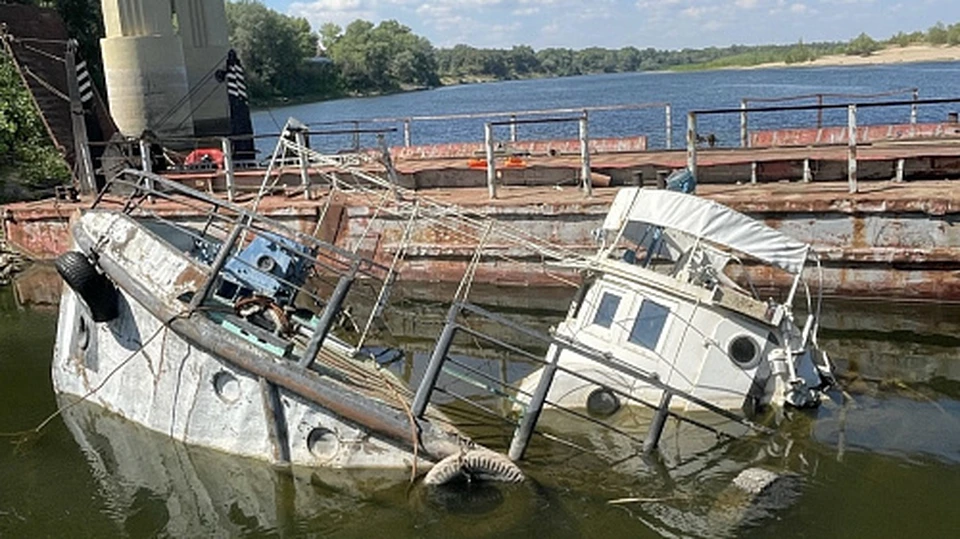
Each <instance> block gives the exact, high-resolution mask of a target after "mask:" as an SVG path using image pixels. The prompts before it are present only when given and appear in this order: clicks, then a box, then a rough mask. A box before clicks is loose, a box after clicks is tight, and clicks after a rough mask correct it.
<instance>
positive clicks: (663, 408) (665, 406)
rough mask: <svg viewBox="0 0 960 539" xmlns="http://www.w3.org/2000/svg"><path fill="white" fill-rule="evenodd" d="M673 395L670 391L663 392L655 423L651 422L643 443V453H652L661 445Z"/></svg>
mask: <svg viewBox="0 0 960 539" xmlns="http://www.w3.org/2000/svg"><path fill="white" fill-rule="evenodd" d="M672 397H673V393H670V391H669V390H666V389H665V390H663V395H661V396H660V406H658V407H657V411H656V413H655V414H654V415H653V421H651V422H650V430H649V431H647V438H646V439H645V440H644V441H643V452H644V453H650V452H651V451H653V450H654V449H656V448H657V445H658V444H659V443H660V436H661V435H662V434H663V426H664V425H665V424H666V422H667V416H668V415H670V399H671V398H672Z"/></svg>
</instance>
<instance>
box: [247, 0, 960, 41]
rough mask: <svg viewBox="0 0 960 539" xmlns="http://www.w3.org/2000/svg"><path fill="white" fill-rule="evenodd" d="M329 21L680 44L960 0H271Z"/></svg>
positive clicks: (940, 11)
mask: <svg viewBox="0 0 960 539" xmlns="http://www.w3.org/2000/svg"><path fill="white" fill-rule="evenodd" d="M264 3H265V4H267V5H268V6H270V7H271V8H273V9H275V10H277V11H280V12H282V13H287V14H290V15H297V16H302V17H306V18H307V19H308V20H309V21H310V23H311V24H312V25H313V27H314V29H318V28H319V27H320V25H321V24H323V23H324V22H327V21H332V22H335V23H337V24H340V25H345V24H346V23H349V22H350V21H352V20H354V19H357V18H362V19H367V20H371V21H374V22H378V21H381V20H384V19H397V20H399V21H400V22H401V23H403V24H405V25H407V26H409V27H411V28H412V29H413V30H414V31H415V32H416V33H418V34H420V35H423V36H426V37H427V38H429V39H430V41H432V42H433V44H434V45H436V46H441V47H443V46H452V45H455V44H457V43H467V44H469V45H474V46H477V47H509V46H511V45H514V44H527V45H531V46H533V47H534V48H536V49H540V48H544V47H572V48H583V47H590V46H601V47H612V48H619V47H624V46H627V45H633V46H635V47H639V48H645V47H655V48H658V49H678V48H684V47H695V48H700V47H707V46H714V45H715V46H725V45H731V44H735V43H740V44H764V43H795V42H797V41H798V40H800V39H803V40H804V41H824V40H827V41H844V40H848V39H850V38H852V37H854V36H856V35H857V34H859V33H860V32H867V33H868V34H870V35H871V36H873V37H875V38H886V37H889V36H890V35H892V34H894V33H896V32H897V31H899V30H904V31H913V30H926V29H927V28H928V27H930V26H932V25H933V24H935V23H936V22H937V21H943V22H945V23H948V24H949V23H954V22H960V0H912V1H911V0H585V1H578V0H265V1H264Z"/></svg>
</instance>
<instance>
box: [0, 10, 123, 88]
mask: <svg viewBox="0 0 960 539" xmlns="http://www.w3.org/2000/svg"><path fill="white" fill-rule="evenodd" d="M100 1H101V0H0V4H25V5H30V6H37V7H44V8H51V9H55V10H56V11H57V12H59V13H60V16H61V17H62V18H63V22H64V24H65V25H66V27H67V34H68V35H69V36H70V37H71V38H73V39H76V40H77V44H78V45H79V51H80V56H81V57H82V58H84V59H85V60H87V66H88V69H89V70H90V74H91V76H92V77H93V80H94V81H95V82H96V83H97V85H98V86H99V87H100V88H101V89H103V88H104V84H103V62H102V60H101V56H100V38H101V37H103V16H102V15H101V8H100Z"/></svg>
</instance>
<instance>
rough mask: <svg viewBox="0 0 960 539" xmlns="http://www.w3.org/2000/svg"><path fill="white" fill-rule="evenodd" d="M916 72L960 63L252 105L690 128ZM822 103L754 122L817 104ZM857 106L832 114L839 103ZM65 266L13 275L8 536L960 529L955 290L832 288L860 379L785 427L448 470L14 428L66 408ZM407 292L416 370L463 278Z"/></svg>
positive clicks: (5, 387)
mask: <svg viewBox="0 0 960 539" xmlns="http://www.w3.org/2000/svg"><path fill="white" fill-rule="evenodd" d="M910 86H918V87H920V88H921V97H946V96H953V95H957V94H958V93H960V92H957V88H960V65H958V64H915V65H902V66H882V67H859V68H817V69H779V70H743V71H727V72H704V73H681V74H673V73H655V74H618V75H599V76H588V77H573V78H569V79H560V80H532V81H516V82H505V83H494V84H481V85H472V86H459V87H451V88H443V89H439V90H433V91H425V92H416V93H410V94H402V95H394V96H386V97H379V98H367V99H346V100H339V101H331V102H327V103H320V104H311V105H299V106H295V107H287V108H280V109H273V110H269V111H268V110H262V111H258V112H257V113H256V114H255V116H254V121H255V124H256V130H257V132H258V133H269V132H271V131H272V132H276V131H277V130H278V127H277V126H278V124H279V123H280V122H282V121H283V120H284V119H285V118H286V117H287V116H296V117H299V118H300V119H301V120H304V121H308V122H320V121H328V122H329V121H333V120H346V119H357V118H377V117H384V116H410V115H436V114H446V113H453V112H461V113H462V112H478V111H496V110H520V109H546V108H554V107H577V106H581V107H582V106H589V105H609V104H623V103H637V102H650V101H669V102H671V103H672V105H673V107H674V121H675V126H674V133H681V132H682V113H681V112H682V111H685V110H687V109H689V108H711V107H736V106H738V105H739V100H740V99H741V98H743V97H772V96H783V95H794V94H799V93H816V92H836V93H874V92H881V91H887V90H892V89H896V88H902V87H910ZM949 110H952V109H951V108H950V107H949V106H939V107H924V108H921V109H920V120H921V121H939V120H942V119H943V118H944V117H945V116H946V113H947V112H948V111H949ZM908 113H909V111H908V109H907V108H906V107H900V108H897V109H889V110H886V111H883V112H879V111H878V112H874V111H870V112H867V113H865V114H866V119H867V120H869V121H872V122H894V121H896V122H901V121H906V120H907V117H908ZM662 114H663V112H662V110H653V109H652V110H650V111H646V112H632V113H625V114H616V115H615V114H609V115H607V116H604V113H597V114H596V115H595V116H593V117H592V119H591V134H592V135H593V136H614V135H628V134H638V133H644V134H648V135H649V136H650V137H651V140H652V142H653V145H655V146H656V145H662V144H663V138H662V132H663V115H662ZM812 114H813V113H810V114H805V115H800V114H794V115H792V116H783V117H779V118H773V117H758V118H756V119H754V118H751V123H752V125H753V126H754V127H763V126H765V125H774V123H773V122H777V123H779V124H783V125H811V124H812V122H813V116H812ZM275 121H276V123H275ZM843 121H844V119H843V117H842V115H839V116H838V115H830V114H828V115H827V116H826V123H838V124H839V123H842V122H843ZM658 122H659V123H658ZM737 122H738V119H737V118H736V117H729V118H726V119H724V120H723V121H719V120H718V121H717V123H716V124H714V125H710V124H709V123H708V124H707V125H706V126H704V125H701V128H702V130H704V131H710V130H713V131H715V132H716V133H717V134H718V136H719V138H720V140H721V142H722V143H726V142H729V141H730V140H731V138H732V137H735V136H736V135H735V133H736V129H737V125H738V124H737ZM764 122H769V123H764ZM481 132H482V130H481V129H480V123H479V121H477V122H471V121H463V122H415V123H414V126H413V138H414V143H426V142H441V141H451V140H471V139H472V140H476V139H478V138H479V135H480V133H481ZM541 135H542V136H570V135H572V133H568V132H561V131H557V132H546V131H545V132H542V133H539V134H538V132H535V131H532V128H528V127H524V128H523V129H522V130H521V137H534V136H541ZM394 136H395V135H394ZM678 136H679V135H678ZM658 137H659V138H658ZM331 140H332V139H331ZM396 142H397V140H396V139H395V140H394V143H396ZM674 142H675V143H677V142H679V140H677V141H674ZM329 144H330V145H333V146H336V145H337V144H344V142H343V141H340V142H336V141H333V142H329ZM264 150H265V151H268V150H269V148H264ZM58 287H59V282H58V280H57V278H56V277H55V274H51V272H50V270H49V268H46V269H44V268H39V269H37V270H34V271H31V272H29V273H28V274H26V275H25V276H24V278H22V279H21V280H19V281H18V282H17V283H16V284H15V285H14V286H8V287H4V288H0V404H2V406H0V433H2V434H0V537H64V536H69V537H112V536H126V537H156V536H175V537H186V536H230V537H234V536H251V537H258V536H273V537H275V536H333V537H379V536H386V535H389V536H391V537H396V538H405V537H411V538H412V537H438V538H441V537H442V538H446V537H530V536H534V535H536V536H540V537H661V536H666V537H691V536H692V537H897V538H899V537H956V536H957V530H960V512H958V511H957V510H956V493H957V492H958V489H960V353H958V352H960V338H958V337H957V336H958V335H960V307H958V306H953V305H943V304H892V303H862V302H849V301H837V300H834V301H830V302H828V303H827V304H826V306H825V308H824V319H823V330H822V331H821V344H822V345H823V347H824V348H825V349H827V351H828V352H829V353H830V355H831V356H832V357H833V358H834V359H835V360H836V362H837V364H838V370H839V371H840V372H841V373H844V374H845V380H846V381H845V387H846V394H843V393H841V392H840V391H834V392H833V393H832V394H831V399H830V400H828V401H827V402H825V403H824V404H823V406H821V407H820V408H819V409H818V410H815V411H805V412H791V413H790V414H788V416H787V417H783V418H780V426H779V427H778V429H777V433H776V434H775V435H773V436H747V437H744V438H740V439H737V440H733V441H724V442H718V441H717V440H715V439H713V438H712V437H706V438H705V437H704V436H703V435H702V434H686V433H684V436H671V435H669V434H670V431H668V436H666V437H665V439H664V442H663V445H662V448H663V451H662V452H661V454H660V457H659V458H658V459H653V460H651V459H641V458H639V457H632V458H627V459H621V460H617V461H615V462H611V460H610V459H603V458H596V457H595V456H593V455H585V454H579V453H576V452H571V451H567V450H563V449H557V448H556V447H554V446H553V445H550V444H547V443H545V442H542V441H537V442H535V445H533V446H532V447H531V449H530V452H529V455H528V456H529V458H528V459H527V460H526V461H525V462H524V463H523V468H524V470H525V472H526V473H527V474H528V475H529V477H530V481H528V482H526V483H524V484H523V485H519V486H509V487H495V488H494V487H491V488H486V487H484V488H475V489H471V490H469V491H439V492H438V491H427V490H424V489H423V488H422V487H420V486H410V485H409V483H408V478H407V477H406V476H405V474H399V475H395V474H381V473H373V472H366V473H360V472H344V471H324V470H296V471H294V472H284V471H278V470H275V469H273V468H271V467H270V466H267V465H264V464H262V463H259V462H251V461H247V460H244V459H238V458H233V457H229V456H225V455H220V454H217V453H213V452H210V451H205V450H199V449H196V448H187V447H184V446H182V445H180V444H177V443H176V442H173V441H171V440H169V439H167V438H165V437H164V436H160V435H157V434H154V433H151V432H146V431H144V430H143V429H140V428H138V427H136V426H134V425H130V424H128V423H126V422H124V421H122V420H119V419H118V418H116V417H113V416H111V415H110V414H105V413H103V412H102V411H100V410H96V409H91V408H88V407H84V406H78V407H75V408H71V409H69V410H67V411H66V412H65V413H64V414H63V416H62V417H56V418H54V419H53V420H52V421H50V422H49V424H48V425H47V426H46V427H45V428H44V429H43V430H42V431H41V434H40V435H39V436H38V435H24V434H23V433H19V434H18V432H19V431H24V430H26V429H30V428H32V427H34V426H35V425H37V424H38V423H40V422H42V421H43V420H44V419H45V418H47V417H48V416H49V415H50V414H51V413H53V412H54V411H55V410H56V409H57V400H56V397H55V395H54V394H53V392H52V389H51V382H50V374H49V370H50V359H51V355H52V348H53V341H54V334H55V325H56V310H55V303H56V300H57V296H58ZM409 296H410V299H409V301H407V302H406V303H405V309H403V310H397V311H391V312H389V315H390V316H389V317H388V319H389V324H388V326H389V327H388V328H387V330H388V331H387V333H388V334H389V335H390V337H391V339H393V340H394V341H396V342H401V343H403V345H404V346H405V347H406V348H408V349H409V351H410V352H411V353H409V354H408V356H407V357H408V358H410V359H408V360H405V361H404V362H400V363H399V364H397V365H394V366H393V368H395V369H397V370H398V373H399V374H401V375H405V376H408V377H410V378H412V379H416V376H417V372H418V369H420V368H422V363H423V359H424V357H425V354H426V353H427V352H428V351H429V348H430V344H431V343H432V340H433V338H434V337H435V335H436V331H437V329H438V328H439V327H440V325H441V324H442V320H443V317H444V316H445V312H446V307H445V305H444V304H443V301H444V300H448V299H449V298H450V297H451V294H450V291H449V290H433V289H431V288H430V287H419V288H416V289H415V290H414V292H413V293H410V294H409ZM483 297H484V300H483V303H484V305H486V306H488V307H490V308H492V309H496V310H502V311H507V312H510V313H511V314H512V315H514V316H518V317H520V318H522V319H524V320H526V321H527V322H528V323H530V324H533V325H537V326H540V327H546V326H549V325H550V324H553V323H555V322H556V321H557V320H558V319H559V318H560V317H561V316H562V314H563V310H564V307H565V304H566V301H567V299H566V298H563V297H555V296H554V294H552V293H551V292H549V291H538V290H526V289H525V290H524V291H523V293H517V291H516V290H497V289H490V290H487V291H485V292H484V296H483ZM485 428H486V426H483V425H481V426H479V427H478V431H477V432H478V434H481V435H482V434H483V433H484V432H485V430H484V429H485ZM587 437H588V438H589V435H587ZM498 439H499V440H501V441H502V437H501V438H496V437H493V438H490V440H493V441H497V440H498ZM484 441H487V440H484ZM594 441H597V442H599V443H601V445H602V444H603V443H610V444H613V446H616V444H617V443H616V442H615V441H612V440H606V439H596V440H594ZM621 449H622V447H621ZM755 465H760V466H763V467H765V468H768V469H772V470H776V471H777V472H779V473H781V474H783V476H784V477H785V480H784V482H783V483H782V484H783V485H784V487H783V489H782V491H781V492H780V493H779V495H778V496H776V497H774V498H772V499H764V500H761V501H760V502H757V503H748V500H744V499H742V497H738V495H737V494H736V492H735V491H732V490H731V489H730V483H731V480H732V479H733V478H734V477H735V476H736V475H737V474H738V473H739V472H740V471H741V470H743V469H745V468H747V467H750V466H755Z"/></svg>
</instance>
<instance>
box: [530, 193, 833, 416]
mask: <svg viewBox="0 0 960 539" xmlns="http://www.w3.org/2000/svg"><path fill="white" fill-rule="evenodd" d="M600 233H601V236H602V239H603V243H602V245H601V247H600V249H599V250H598V252H597V254H596V256H595V257H593V258H589V259H583V258H579V259H575V260H568V261H565V262H561V263H560V264H561V265H563V266H566V267H570V268H574V269H577V270H578V271H580V272H581V273H582V274H583V276H584V284H583V286H582V287H581V290H580V295H579V296H578V299H577V300H575V301H574V302H573V304H572V306H571V308H570V310H569V313H568V315H567V317H566V319H565V320H564V321H563V322H562V323H561V324H559V326H558V327H557V328H556V335H557V336H558V337H560V338H561V339H563V340H566V341H569V342H575V343H577V344H578V345H579V346H580V347H582V348H585V349H588V350H589V351H590V352H589V353H587V352H582V351H581V350H580V348H577V347H566V348H558V347H557V346H554V347H553V348H552V349H551V350H550V352H549V353H548V360H550V361H551V362H553V363H556V364H558V365H559V366H560V367H562V368H563V370H562V371H561V372H559V373H558V374H557V375H556V377H555V379H554V380H553V381H552V384H551V386H550V391H549V394H548V396H547V400H548V401H549V402H551V403H554V404H558V405H562V406H567V407H579V408H587V409H589V410H591V411H592V412H594V413H596V414H598V415H610V414H612V413H614V412H615V411H616V410H617V409H618V408H619V406H620V405H621V401H624V402H625V403H629V402H636V401H640V402H656V401H658V400H659V401H660V402H661V403H662V404H661V406H663V405H664V404H667V405H672V406H673V407H675V408H682V409H691V408H693V409H697V408H701V407H702V406H701V404H702V403H709V404H710V405H712V406H715V407H718V408H722V409H728V410H745V411H748V412H752V411H755V410H758V409H760V408H762V407H764V406H769V405H774V406H783V405H787V404H788V405H791V406H795V407H809V406H815V405H816V404H818V403H819V399H820V397H821V392H822V390H823V389H824V388H825V387H828V386H829V384H830V383H831V382H832V379H833V374H832V368H831V365H830V361H829V358H828V357H827V354H826V352H824V351H823V350H821V349H820V348H819V346H818V344H817V326H818V318H819V308H820V295H819V280H818V279H819V277H818V273H817V271H818V270H819V262H818V260H817V259H816V257H815V255H814V254H813V253H811V251H810V247H809V246H808V245H806V244H804V243H801V242H798V241H796V240H793V239H791V238H789V237H787V236H786V235H784V234H783V233H781V232H779V231H777V230H774V229H772V228H770V227H768V226H766V225H765V224H763V223H761V222H759V221H757V220H755V219H752V218H749V217H747V216H745V215H743V214H740V213H738V212H736V211H734V210H731V209H729V208H727V207H725V206H723V205H721V204H718V203H716V202H712V201H709V200H706V199H702V198H699V197H696V196H693V195H689V194H685V193H682V192H676V191H671V190H651V189H640V188H624V189H621V190H620V191H619V193H618V194H617V196H616V199H615V200H614V202H613V205H612V207H611V208H610V211H609V213H608V214H607V216H606V219H605V221H604V223H603V226H602V228H601V230H600ZM741 257H742V258H741ZM746 263H752V264H763V265H765V266H768V267H769V268H770V270H769V271H783V272H786V273H788V274H790V276H791V278H792V283H793V285H792V287H791V289H790V290H789V292H788V294H787V297H786V299H785V300H784V301H783V302H782V303H781V302H777V301H775V300H774V299H772V298H767V299H764V298H763V297H762V296H761V295H760V293H759V292H758V291H757V290H756V289H755V288H754V287H753V286H752V284H750V283H749V278H748V277H747V273H746V272H744V271H738V270H739V269H742V267H743V265H744V264H746ZM807 266H810V270H811V272H810V273H812V276H813V278H812V279H809V280H810V281H812V284H813V286H812V287H811V286H810V284H808V282H807V280H805V279H804V269H805V268H806V267H807ZM738 276H742V277H743V278H744V279H745V280H746V282H744V283H743V284H742V285H741V284H738V283H737V282H735V281H734V279H733V277H738ZM801 297H802V298H803V299H805V300H806V302H805V310H806V311H807V315H806V318H805V320H804V321H803V323H802V324H799V323H798V319H799V318H801V317H800V316H799V315H798V314H797V313H796V312H795V310H794V306H793V304H794V303H795V302H798V301H799V299H800V298H801ZM596 355H599V356H604V357H608V358H610V362H609V364H608V365H602V364H600V363H598V362H597V361H596V359H595V358H594V357H591V356H596ZM551 358H552V359H551ZM541 375H542V373H539V372H538V373H533V374H531V375H530V376H529V377H528V378H527V379H526V380H525V381H524V383H523V384H522V386H521V387H522V388H523V389H524V390H525V392H526V393H528V394H532V393H533V392H534V388H535V387H536V384H537V383H538V381H539V379H540V377H541ZM677 391H680V392H683V393H684V394H685V395H686V396H687V398H685V399H683V400H678V401H677V402H674V403H671V402H670V398H671V395H672V394H676V392H677ZM625 397H628V398H629V399H628V398H625ZM663 399H666V402H664V400H663Z"/></svg>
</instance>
